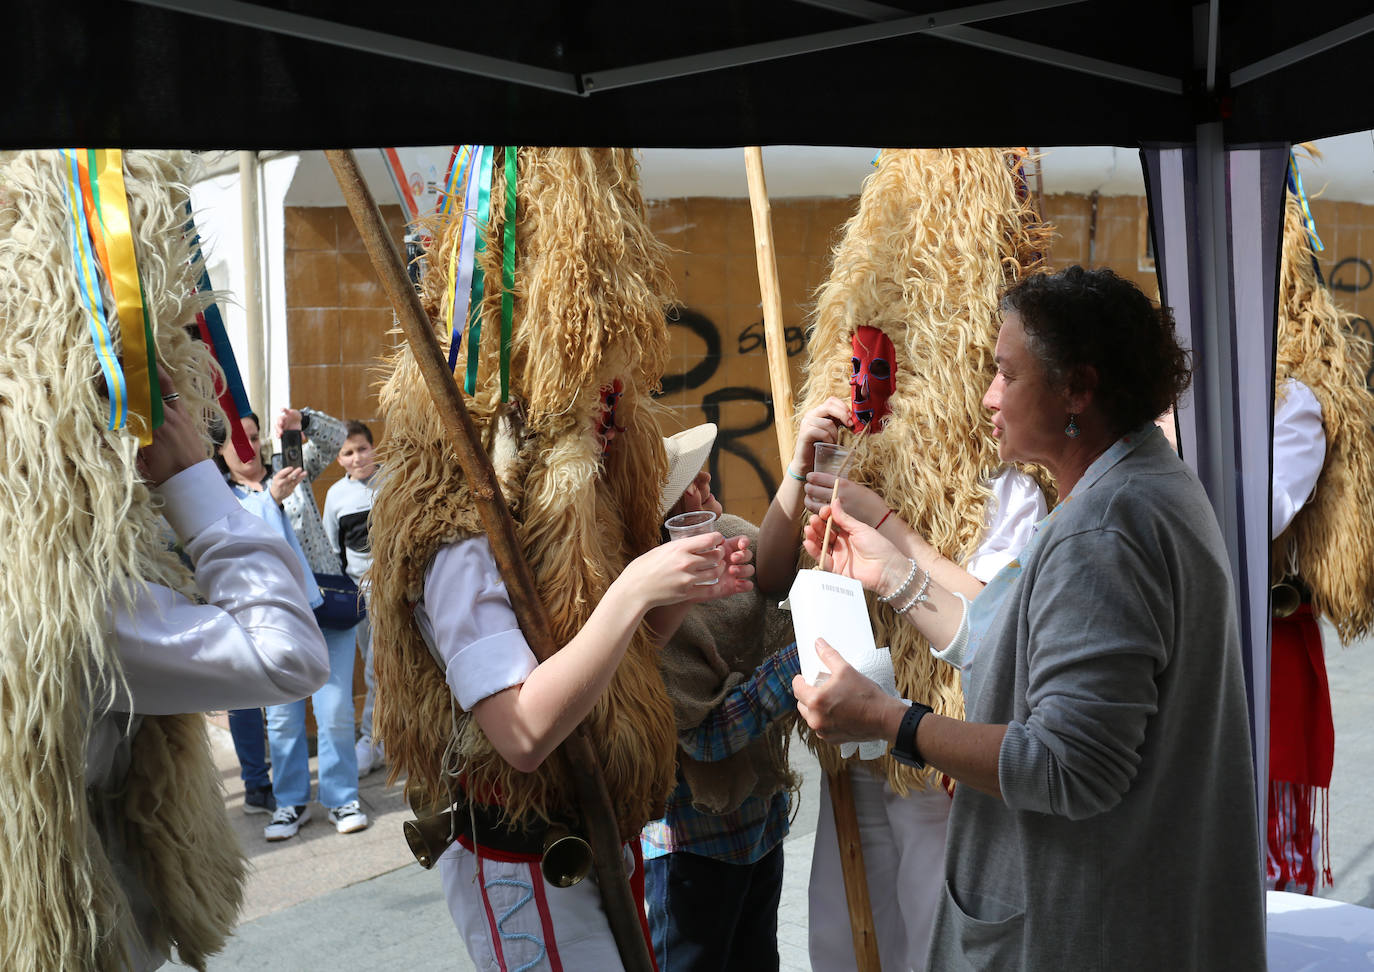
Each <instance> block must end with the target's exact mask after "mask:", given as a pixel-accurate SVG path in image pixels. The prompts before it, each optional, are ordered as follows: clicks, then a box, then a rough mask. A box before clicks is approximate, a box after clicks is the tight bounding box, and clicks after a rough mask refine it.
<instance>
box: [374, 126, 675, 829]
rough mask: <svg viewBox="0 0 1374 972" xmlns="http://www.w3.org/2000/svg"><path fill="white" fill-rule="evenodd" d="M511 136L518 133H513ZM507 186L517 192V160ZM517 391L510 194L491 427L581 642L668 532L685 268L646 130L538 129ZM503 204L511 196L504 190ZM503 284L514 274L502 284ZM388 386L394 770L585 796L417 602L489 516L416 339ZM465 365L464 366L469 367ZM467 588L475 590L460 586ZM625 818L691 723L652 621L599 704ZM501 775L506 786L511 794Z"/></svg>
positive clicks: (383, 702)
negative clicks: (477, 696) (527, 757)
mask: <svg viewBox="0 0 1374 972" xmlns="http://www.w3.org/2000/svg"><path fill="white" fill-rule="evenodd" d="M499 152H501V150H499V149H498V153H499ZM493 168H494V171H495V172H496V173H497V174H498V175H497V179H496V184H495V185H494V187H493V192H492V196H493V198H496V199H501V198H504V194H505V185H504V181H505V180H504V178H503V176H502V175H501V173H502V172H503V167H502V164H501V159H500V157H499V155H498V158H497V162H496V165H495V166H493ZM518 184H519V209H518V212H519V215H518V218H517V224H518V225H517V236H516V261H515V314H514V328H513V348H512V353H511V398H512V401H511V402H510V404H509V405H505V406H503V405H502V404H501V403H500V389H499V379H498V373H497V372H498V369H497V353H496V344H497V342H496V341H495V340H494V337H495V335H496V334H498V333H499V327H498V321H499V314H500V296H499V288H493V287H492V286H491V284H490V282H491V281H499V280H500V279H501V275H500V267H499V265H498V264H497V263H496V262H495V260H496V258H497V257H498V256H499V254H500V252H501V248H500V245H499V241H500V239H501V236H500V234H501V230H502V226H503V223H504V219H503V216H502V214H500V213H494V214H493V218H492V220H491V222H490V225H489V227H488V233H487V248H486V252H485V255H484V256H483V257H480V258H481V259H484V260H487V261H488V262H487V263H485V264H484V267H485V272H486V279H487V281H488V287H487V291H486V298H485V300H484V303H483V306H482V313H483V315H484V321H485V324H484V327H483V332H484V337H485V340H484V341H483V347H482V361H481V368H480V370H479V375H478V387H477V394H476V395H475V396H474V397H472V398H470V399H469V400H468V403H467V404H468V409H469V411H470V413H471V414H472V417H473V421H474V422H475V423H476V424H477V426H478V428H479V429H481V430H482V434H483V436H484V440H485V445H486V448H487V450H488V452H489V453H490V454H491V455H492V457H493V462H494V464H495V466H496V471H497V475H498V477H499V479H500V482H501V489H502V492H503V493H504V494H505V497H506V501H507V502H508V503H509V504H510V508H511V513H512V516H513V517H514V519H515V523H516V529H517V533H518V535H519V538H520V542H521V544H522V546H523V548H524V552H525V556H526V558H527V559H528V561H529V564H530V567H531V568H532V570H533V572H534V576H535V579H536V581H537V583H538V585H539V591H540V593H541V595H542V596H543V599H544V603H545V605H546V607H547V609H548V612H549V616H550V619H551V621H552V627H553V635H554V640H555V643H557V644H566V643H567V642H568V641H569V640H571V639H572V637H573V636H574V635H575V634H576V633H577V632H578V631H579V630H580V629H581V628H582V626H583V625H584V624H585V623H586V621H587V619H588V617H589V616H590V615H591V613H592V610H593V608H595V607H596V605H597V603H598V602H599V601H600V599H601V596H602V595H603V594H604V593H605V591H606V588H607V587H608V586H609V585H610V583H611V581H612V580H613V579H614V578H615V577H616V575H617V574H619V572H620V571H621V570H622V569H623V568H624V567H625V565H626V564H627V563H629V561H630V560H632V559H633V558H634V557H636V556H637V555H639V554H640V553H642V552H644V551H646V550H648V549H649V548H651V547H653V546H655V545H657V543H658V537H659V534H658V531H659V517H658V499H659V485H660V484H661V483H662V482H663V481H664V479H665V478H666V476H667V460H666V458H665V455H664V451H663V441H662V438H661V432H660V431H659V426H658V422H657V419H656V418H655V415H654V411H653V409H654V405H653V403H652V400H651V399H650V398H649V392H650V390H651V389H652V388H654V387H655V386H656V385H657V383H658V380H659V376H660V375H661V373H662V370H663V366H664V363H665V360H666V356H667V347H668V334H667V325H666V323H665V320H664V312H663V308H664V306H665V301H666V299H667V298H668V296H669V294H670V288H671V282H670V279H669V277H668V273H667V269H666V264H665V260H664V258H665V253H666V251H665V249H664V248H663V246H662V245H661V244H660V243H659V242H658V241H657V240H655V239H654V237H653V235H652V234H651V233H650V231H649V227H648V223H647V221H646V219H645V214H644V203H643V199H642V197H641V196H640V193H639V188H638V177H637V174H636V171H635V161H634V158H633V155H632V154H631V153H630V152H629V151H628V150H619V149H616V150H611V149H575V148H553V149H536V148H521V149H520V150H519V177H518ZM496 208H497V207H493V209H496ZM456 230H457V224H456V223H453V224H451V225H450V226H448V227H446V228H443V229H442V235H441V236H439V242H438V244H437V248H438V254H437V256H432V257H431V259H430V260H429V261H428V262H429V277H428V279H427V280H426V282H425V291H426V300H427V303H428V304H429V306H430V309H431V314H432V316H433V317H435V318H436V319H437V317H438V314H437V313H436V312H435V308H436V307H437V306H438V305H439V303H440V302H441V301H442V300H443V299H444V297H445V295H446V294H447V293H448V289H449V281H448V280H447V279H446V277H445V275H446V273H447V270H446V268H447V265H448V252H449V249H450V248H451V247H453V246H455V245H457V239H458V234H457V232H456ZM494 291H496V292H494ZM391 369H392V370H391V373H390V375H389V376H388V377H387V379H386V381H385V384H384V385H383V388H382V393H381V407H382V414H383V417H384V418H385V421H386V432H387V434H386V439H385V441H384V442H383V444H382V449H381V453H380V461H381V463H382V465H383V468H384V469H385V470H386V475H385V477H384V482H383V484H382V486H381V488H380V489H379V490H378V492H377V495H376V501H375V504H374V506H373V509H372V556H373V559H372V574H371V576H372V595H371V599H370V602H369V605H370V609H371V611H372V618H373V625H374V627H373V639H374V642H373V644H374V652H375V654H374V661H375V665H376V677H377V717H376V719H377V731H378V735H379V737H380V738H381V739H382V741H383V742H384V743H385V745H386V752H387V757H388V760H389V762H390V766H391V777H392V778H393V779H394V778H396V777H398V776H399V775H401V774H402V773H405V774H407V775H408V782H407V786H418V787H420V788H422V792H424V793H427V794H437V793H440V794H441V793H445V792H447V791H448V785H447V783H446V782H445V781H444V769H445V767H447V768H448V769H450V770H452V771H453V772H455V773H461V774H463V775H464V777H465V779H466V785H467V787H468V789H469V791H470V792H473V793H474V794H476V796H477V798H478V799H484V800H488V801H490V800H494V799H498V798H499V800H500V802H501V803H502V805H503V806H504V807H505V811H506V814H507V816H508V817H509V819H510V820H511V821H512V822H514V823H518V822H519V821H521V820H535V819H541V818H542V819H548V816H549V814H550V813H553V812H557V811H560V810H563V811H566V810H568V809H570V808H571V807H572V804H573V790H572V787H571V785H570V781H569V780H568V779H567V778H566V776H565V774H564V772H563V770H562V767H561V765H560V764H559V761H556V760H550V761H546V762H545V763H544V765H542V766H541V767H540V768H539V769H538V770H536V771H535V772H533V773H528V774H525V773H518V772H516V771H515V770H514V769H512V768H511V767H510V765H509V764H507V763H506V762H505V760H503V759H502V758H501V757H500V756H499V755H498V754H497V752H496V751H495V749H493V747H492V746H491V744H490V743H489V742H488V740H487V739H486V737H485V735H484V734H483V733H482V731H481V729H480V728H479V727H478V725H477V723H476V722H475V721H474V720H473V719H472V718H471V717H470V715H469V714H468V713H465V712H461V711H459V709H458V703H457V701H456V700H455V699H454V698H453V695H452V694H451V692H450V691H449V688H448V685H447V684H446V683H445V681H444V674H443V672H442V671H441V670H440V668H439V666H438V665H437V664H436V662H435V660H434V658H433V657H432V656H431V655H430V653H429V651H428V650H427V648H426V646H425V643H424V641H423V640H422V639H421V636H420V632H419V630H418V628H417V627H416V626H415V624H414V622H413V620H412V618H411V607H412V605H413V604H414V603H415V602H416V601H417V600H418V599H419V598H420V596H421V594H422V593H423V585H424V577H425V569H426V567H427V566H428V565H429V563H430V561H431V560H432V559H433V557H434V555H435V553H436V551H438V549H439V548H440V547H441V546H442V545H444V544H446V543H449V542H451V541H455V540H459V539H462V538H465V537H470V536H473V535H475V534H480V533H481V532H482V524H481V522H480V519H479V517H478V514H477V510H476V506H475V503H474V500H473V497H472V495H471V493H470V492H469V489H468V484H467V482H466V481H465V480H464V477H463V474H462V470H461V469H460V468H459V466H458V462H457V460H456V459H455V458H454V456H453V453H452V450H451V449H450V447H449V445H448V434H447V432H446V431H445V430H444V428H443V427H442V425H441V424H440V420H439V415H438V412H437V411H436V409H435V407H434V404H433V402H432V400H431V399H430V395H429V392H428V391H427V390H426V388H425V386H424V383H423V381H422V380H421V377H420V373H419V370H418V368H417V367H416V365H415V361H414V359H413V357H412V356H411V353H410V351H409V350H408V349H403V350H401V351H400V352H399V353H398V354H397V355H396V357H395V358H394V359H393V361H392V365H391ZM460 377H461V376H460ZM617 378H619V379H621V380H622V381H623V383H624V394H623V397H621V399H620V400H619V404H618V406H617V409H616V419H615V420H616V424H617V425H618V426H619V427H620V428H621V429H622V430H623V431H621V432H620V433H619V434H618V435H617V436H616V437H615V439H614V441H613V442H612V443H611V446H610V450H609V453H608V454H607V455H606V456H605V458H604V459H603V456H602V446H601V442H600V440H599V438H598V436H597V435H596V425H597V422H598V419H599V417H600V416H601V409H602V403H601V396H600V390H601V389H603V388H604V387H606V386H608V385H610V384H611V383H612V382H613V381H614V380H615V379H617ZM453 596H455V597H462V596H463V592H454V595H453ZM586 722H587V725H588V726H589V728H590V736H591V740H592V744H593V746H595V747H596V749H597V752H598V755H599V757H600V759H601V763H602V767H603V770H604V773H605V778H606V784H607V787H608V789H609V791H610V794H611V799H612V801H613V803H614V807H615V813H616V818H617V822H618V824H619V829H620V835H621V838H622V839H624V840H629V839H631V838H633V837H635V836H636V835H637V834H638V833H639V830H640V828H641V827H642V826H643V825H644V823H645V822H647V821H648V820H650V819H652V818H653V817H656V816H658V815H659V814H661V813H662V810H663V803H664V800H665V798H666V795H667V793H668V789H669V787H670V786H671V784H672V774H673V753H674V744H675V739H674V729H673V715H672V706H671V705H670V704H669V702H668V700H667V697H666V695H665V692H664V688H663V681H662V678H661V677H660V676H659V673H658V657H657V650H656V649H655V648H654V646H653V645H652V644H651V642H650V640H649V636H648V633H647V631H646V629H644V628H643V627H641V629H640V630H639V631H638V632H637V633H636V634H635V635H634V638H633V639H632V641H631V644H630V646H629V649H628V650H627V651H626V653H625V656H624V659H623V660H622V661H621V663H620V666H619V668H618V669H617V671H616V674H615V677H614V679H613V680H612V682H611V684H610V687H609V689H608V690H607V691H606V693H605V694H604V695H603V696H602V698H601V699H600V700H599V701H598V702H597V704H596V706H595V707H594V708H593V709H592V711H591V713H590V715H589V716H588V717H587V720H586ZM498 794H499V797H498V796H497V795H498Z"/></svg>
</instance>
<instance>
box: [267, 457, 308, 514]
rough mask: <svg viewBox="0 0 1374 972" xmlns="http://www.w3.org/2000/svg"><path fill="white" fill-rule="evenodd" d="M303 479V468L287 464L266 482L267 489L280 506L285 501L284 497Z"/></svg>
mask: <svg viewBox="0 0 1374 972" xmlns="http://www.w3.org/2000/svg"><path fill="white" fill-rule="evenodd" d="M304 479H305V470H304V469H302V468H301V467H300V466H287V467H286V468H285V469H279V470H277V472H276V473H275V474H274V475H273V476H272V481H271V482H270V483H268V484H267V491H268V492H269V493H271V494H272V498H273V499H274V500H276V501H277V505H278V506H281V505H282V503H284V502H286V497H288V496H290V495H291V493H292V492H293V491H294V490H295V489H296V487H297V486H299V485H300V484H301V481H302V480H304Z"/></svg>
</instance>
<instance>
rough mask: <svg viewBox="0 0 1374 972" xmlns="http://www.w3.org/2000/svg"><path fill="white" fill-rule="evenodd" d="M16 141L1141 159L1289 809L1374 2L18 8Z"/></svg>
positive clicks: (169, 0) (14, 21) (1254, 691)
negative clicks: (1309, 440) (1310, 344)
mask: <svg viewBox="0 0 1374 972" xmlns="http://www.w3.org/2000/svg"><path fill="white" fill-rule="evenodd" d="M6 23H7V26H8V27H9V36H10V37H11V38H13V39H14V41H15V43H12V44H11V49H10V51H9V56H8V57H7V58H6V60H5V61H3V62H0V81H3V83H4V85H5V90H6V91H7V92H8V93H9V97H8V99H7V103H6V107H5V121H4V124H3V126H0V147H5V148H20V147H34V146H57V145H119V146H123V147H135V146H155V145H176V146H181V147H187V148H200V149H204V148H294V149H305V148H322V147H337V146H386V145H419V144H442V143H452V142H454V141H464V142H481V143H498V144H522V143H523V144H575V145H587V144H607V145H637V146H644V147H651V146H677V147H708V146H728V145H757V144H827V145H889V146H924V147H941V146H964V145H1006V144H1040V145H1125V146H1140V147H1141V148H1142V149H1143V153H1142V159H1143V163H1144V165H1145V169H1146V182H1147V187H1148V189H1149V195H1150V204H1151V220H1152V225H1153V230H1154V237H1155V241H1156V246H1157V251H1158V257H1159V260H1158V265H1159V267H1160V281H1161V287H1162V291H1163V294H1164V299H1165V301H1166V302H1167V303H1169V304H1170V305H1171V306H1173V307H1174V308H1175V311H1176V313H1177V314H1178V317H1179V320H1180V325H1181V326H1182V327H1183V328H1184V329H1185V331H1186V333H1187V334H1188V336H1189V337H1190V339H1191V342H1192V346H1193V347H1194V350H1195V360H1196V366H1197V378H1196V382H1195V391H1194V393H1193V396H1192V398H1191V401H1190V403H1189V407H1187V408H1185V409H1183V410H1181V412H1180V425H1181V435H1182V438H1183V442H1184V448H1185V457H1186V458H1187V459H1188V460H1189V461H1190V462H1191V463H1192V464H1193V465H1194V466H1195V468H1197V469H1198V470H1199V473H1200V474H1201V476H1202V478H1203V481H1204V482H1205V484H1206V485H1207V487H1208V490H1209V494H1210V496H1211V498H1212V501H1213V504H1214V506H1215V508H1216V511H1217V515H1218V519H1219V521H1220V522H1221V525H1222V528H1223V533H1224V535H1225V536H1226V539H1227V544H1228V547H1229V550H1230V554H1231V560H1232V567H1233V571H1234V573H1235V577H1236V582H1237V599H1238V606H1239V609H1240V614H1241V622H1242V634H1243V638H1244V642H1245V646H1246V653H1247V679H1248V680H1249V683H1250V688H1251V699H1252V731H1253V733H1254V739H1255V741H1256V743H1257V745H1256V746H1255V753H1256V762H1257V777H1258V787H1259V789H1258V791H1257V794H1256V796H1257V799H1258V801H1259V808H1260V812H1261V814H1262V813H1263V812H1264V810H1265V799H1264V789H1263V786H1264V784H1263V781H1264V779H1265V770H1266V767H1265V762H1266V757H1267V747H1266V745H1265V741H1266V739H1267V725H1268V713H1267V706H1268V631H1269V626H1268V567H1267V560H1268V542H1267V538H1268V522H1269V515H1268V512H1269V487H1268V482H1269V466H1270V456H1269V448H1268V445H1269V441H1270V437H1271V427H1272V402H1273V373H1274V362H1273V331H1274V322H1275V297H1276V289H1277V274H1278V253H1279V245H1278V244H1279V233H1280V231H1281V226H1282V219H1281V207H1282V204H1283V174H1284V167H1285V164H1286V160H1287V152H1288V146H1289V144H1290V143H1291V142H1294V141H1300V140H1307V139H1312V138H1318V137H1322V136H1327V135H1335V134H1341V133H1345V132H1351V131H1358V130H1363V129H1369V128H1374V101H1370V100H1368V99H1366V98H1362V97H1361V95H1362V94H1363V92H1362V91H1360V90H1358V89H1357V88H1356V87H1355V85H1354V82H1355V80H1356V79H1357V78H1359V77H1360V76H1361V69H1363V68H1364V67H1365V66H1366V65H1368V64H1371V63H1374V14H1371V13H1370V12H1369V7H1368V3H1367V0H1309V2H1308V3H1305V4H1302V5H1293V4H1281V3H1277V2H1274V0H1250V2H1244V3H1240V2H1233V3H1228V4H1221V3H1220V2H1219V0H1210V2H1206V3H1190V2H1180V0H1167V2H1159V3H1155V4H1136V5H1125V4H1121V3H1119V2H1115V0H996V2H989V3H979V4H967V3H965V4H959V3H956V2H955V0H902V2H884V3H877V2H871V0H748V2H740V3H731V2H728V0H727V2H721V0H697V2H693V3H691V4H683V3H679V4H666V3H660V4H655V5H642V6H638V5H637V6H630V5H621V4H613V3H607V2H605V0H582V2H578V3H567V2H559V0H507V2H505V3H496V4H485V5H476V4H455V3H438V2H433V0H410V2H408V3H404V4H401V3H397V4H378V3H362V2H357V0H353V2H342V0H274V2H263V3H245V2H240V0H105V2H91V0H86V2H81V3H75V4H67V5H63V6H62V7H61V8H52V7H49V6H47V5H39V4H10V5H9V9H7V11H6Z"/></svg>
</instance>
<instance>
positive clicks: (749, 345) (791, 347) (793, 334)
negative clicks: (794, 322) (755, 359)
mask: <svg viewBox="0 0 1374 972" xmlns="http://www.w3.org/2000/svg"><path fill="white" fill-rule="evenodd" d="M782 338H783V343H784V344H785V345H786V347H787V356H788V357H789V358H795V357H796V356H797V355H799V354H801V353H802V352H803V351H805V350H806V332H805V331H803V330H802V329H801V328H799V327H787V328H783V332H782ZM763 346H764V338H763V321H755V322H754V323H752V324H750V325H749V326H748V327H746V328H745V329H744V330H742V331H740V332H739V353H740V354H749V353H750V352H751V351H758V350H760V349H761V348H763Z"/></svg>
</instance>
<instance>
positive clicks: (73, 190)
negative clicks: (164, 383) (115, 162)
mask: <svg viewBox="0 0 1374 972" xmlns="http://www.w3.org/2000/svg"><path fill="white" fill-rule="evenodd" d="M62 156H63V158H64V159H66V161H67V165H66V179H65V181H64V183H63V189H64V190H65V193H64V194H65V196H66V199H67V214H68V216H69V217H70V220H71V234H70V238H69V239H68V243H69V244H70V247H71V254H72V265H73V266H74V267H75V268H76V273H77V280H78V283H79V284H80V294H81V305H82V307H84V308H85V311H86V322H87V325H88V326H89V328H90V332H91V340H92V341H93V342H94V343H95V354H96V358H97V359H98V360H99V361H100V370H101V372H102V373H104V375H105V389H106V394H107V395H108V397H109V400H110V414H109V421H108V423H107V425H106V427H107V428H108V429H110V430H111V431H114V430H116V429H122V428H123V427H124V422H125V418H126V417H127V413H128V405H129V399H128V394H127V391H126V387H125V384H124V371H123V369H122V368H121V367H120V366H119V358H118V357H116V355H115V350H114V341H113V339H112V338H111V337H110V331H109V324H108V320H107V318H106V315H105V297H104V294H103V293H102V292H101V289H100V269H99V263H98V260H97V257H96V254H95V251H94V248H93V244H92V239H91V227H90V222H89V220H88V219H87V215H86V205H85V198H84V194H83V192H82V187H81V182H82V180H81V163H80V161H79V158H78V154H77V151H76V150H75V149H63V150H62Z"/></svg>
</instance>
